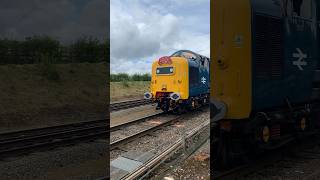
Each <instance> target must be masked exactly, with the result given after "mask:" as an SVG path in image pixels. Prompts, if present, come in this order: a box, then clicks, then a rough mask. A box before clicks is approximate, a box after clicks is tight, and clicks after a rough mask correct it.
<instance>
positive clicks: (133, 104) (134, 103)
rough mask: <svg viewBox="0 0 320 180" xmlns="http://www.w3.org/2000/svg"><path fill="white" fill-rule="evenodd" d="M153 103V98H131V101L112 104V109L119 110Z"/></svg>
mask: <svg viewBox="0 0 320 180" xmlns="http://www.w3.org/2000/svg"><path fill="white" fill-rule="evenodd" d="M147 104H152V101H151V100H146V99H137V100H130V101H123V102H117V103H112V104H110V111H119V110H122V109H129V108H133V107H137V106H142V105H147Z"/></svg>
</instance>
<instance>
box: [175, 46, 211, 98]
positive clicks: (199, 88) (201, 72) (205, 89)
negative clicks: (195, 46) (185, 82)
mask: <svg viewBox="0 0 320 180" xmlns="http://www.w3.org/2000/svg"><path fill="white" fill-rule="evenodd" d="M184 52H186V53H191V54H193V55H194V56H195V57H196V59H188V58H186V57H185V58H186V60H187V61H188V66H189V98H190V97H196V96H199V95H204V94H209V91H210V71H209V68H210V59H209V58H207V57H205V56H202V55H199V54H197V53H194V52H192V51H189V50H180V51H177V52H175V53H174V54H181V53H184ZM174 54H173V55H174ZM201 61H204V64H202V63H201ZM191 67H194V68H196V69H198V71H197V73H198V74H197V75H198V80H197V84H191V83H190V79H191V78H190V77H192V76H193V77H194V76H195V75H194V74H192V72H191V70H190V68H191ZM202 78H205V83H203V82H202Z"/></svg>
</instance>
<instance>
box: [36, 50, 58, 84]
mask: <svg viewBox="0 0 320 180" xmlns="http://www.w3.org/2000/svg"><path fill="white" fill-rule="evenodd" d="M38 62H39V63H38V66H39V70H40V73H41V75H42V76H43V77H45V78H46V79H48V80H50V81H59V80H60V75H59V73H58V71H57V68H56V65H55V62H54V58H52V55H50V54H41V55H40V59H39V60H38Z"/></svg>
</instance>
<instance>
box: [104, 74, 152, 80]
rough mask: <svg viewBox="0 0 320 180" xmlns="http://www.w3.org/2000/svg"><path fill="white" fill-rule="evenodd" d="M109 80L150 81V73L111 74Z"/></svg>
mask: <svg viewBox="0 0 320 180" xmlns="http://www.w3.org/2000/svg"><path fill="white" fill-rule="evenodd" d="M110 80H111V82H122V81H151V75H150V74H148V73H145V74H133V75H128V74H126V73H119V74H111V75H110Z"/></svg>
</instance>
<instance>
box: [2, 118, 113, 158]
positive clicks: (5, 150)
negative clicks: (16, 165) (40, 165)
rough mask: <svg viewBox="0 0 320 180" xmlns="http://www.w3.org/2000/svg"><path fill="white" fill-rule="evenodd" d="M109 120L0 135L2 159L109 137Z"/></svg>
mask: <svg viewBox="0 0 320 180" xmlns="http://www.w3.org/2000/svg"><path fill="white" fill-rule="evenodd" d="M106 125H107V120H106V119H103V120H95V121H86V122H79V123H73V124H67V125H60V126H52V127H45V128H37V129H31V130H24V131H17V132H9V133H3V134H0V158H5V157H8V156H16V155H21V154H27V153H30V152H34V151H40V150H45V149H52V148H54V147H58V146H63V145H67V144H74V143H77V142H83V141H90V140H93V139H97V138H103V137H105V138H106V137H107V134H108V133H107V132H108V131H107V126H106Z"/></svg>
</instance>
